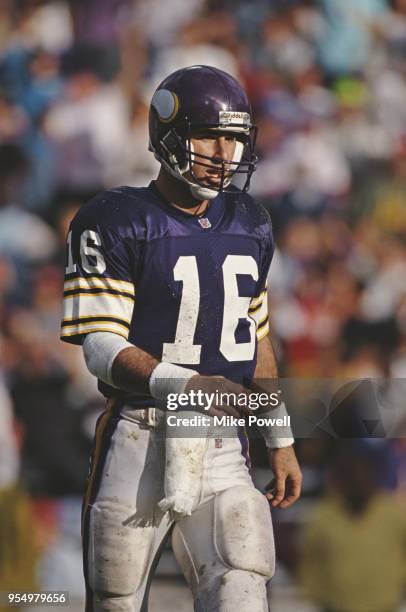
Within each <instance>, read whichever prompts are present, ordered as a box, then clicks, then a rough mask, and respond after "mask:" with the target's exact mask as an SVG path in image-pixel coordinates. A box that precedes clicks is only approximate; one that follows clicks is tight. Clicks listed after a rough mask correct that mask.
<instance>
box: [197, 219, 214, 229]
mask: <svg viewBox="0 0 406 612" xmlns="http://www.w3.org/2000/svg"><path fill="white" fill-rule="evenodd" d="M199 223H200V225H201V226H202V228H203V229H209V227H211V223H210V221H209V220H208V219H207V218H206V217H202V218H201V219H199Z"/></svg>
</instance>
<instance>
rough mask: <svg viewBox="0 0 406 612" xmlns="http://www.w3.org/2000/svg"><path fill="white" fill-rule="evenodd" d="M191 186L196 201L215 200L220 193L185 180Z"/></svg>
mask: <svg viewBox="0 0 406 612" xmlns="http://www.w3.org/2000/svg"><path fill="white" fill-rule="evenodd" d="M183 180H184V181H186V182H187V183H188V184H189V189H190V193H191V194H192V196H193V197H194V198H196V200H214V198H216V197H217V196H218V194H219V192H218V191H214V190H213V189H208V188H207V187H201V186H200V185H197V184H196V183H191V182H190V181H187V180H186V179H183Z"/></svg>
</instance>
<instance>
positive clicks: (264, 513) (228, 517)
mask: <svg viewBox="0 0 406 612" xmlns="http://www.w3.org/2000/svg"><path fill="white" fill-rule="evenodd" d="M172 545H173V550H174V553H175V556H176V558H177V560H178V563H179V564H180V566H181V568H182V570H183V573H184V575H185V578H186V580H187V581H188V582H189V584H190V586H191V587H192V590H193V591H194V592H196V590H199V589H201V588H204V587H205V585H207V584H208V582H210V581H211V580H212V579H214V578H216V577H218V576H222V575H223V574H225V573H226V572H229V571H230V570H242V571H246V572H251V573H254V574H259V575H260V576H263V577H265V579H266V580H269V579H270V578H272V576H273V574H274V572H275V548H274V538H273V530H272V519H271V514H270V510H269V505H268V502H267V500H266V499H265V497H264V495H262V494H261V493H260V492H259V491H257V490H256V489H254V487H248V486H238V487H233V488H231V489H228V490H226V491H223V492H222V493H219V494H218V495H216V496H215V497H213V498H212V499H211V500H210V501H208V502H207V503H206V504H204V505H202V506H201V507H200V508H198V509H197V510H196V511H195V512H193V513H192V515H191V516H187V517H183V518H182V519H181V520H180V521H179V522H178V523H177V524H176V525H175V528H174V531H173V535H172Z"/></svg>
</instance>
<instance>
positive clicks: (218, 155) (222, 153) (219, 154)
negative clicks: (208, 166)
mask: <svg viewBox="0 0 406 612" xmlns="http://www.w3.org/2000/svg"><path fill="white" fill-rule="evenodd" d="M214 157H215V159H218V160H219V161H225V160H226V159H228V148H227V140H226V138H225V137H224V136H219V137H218V138H216V150H215V154H214Z"/></svg>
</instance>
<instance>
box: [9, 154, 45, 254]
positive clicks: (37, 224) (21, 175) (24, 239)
mask: <svg viewBox="0 0 406 612" xmlns="http://www.w3.org/2000/svg"><path fill="white" fill-rule="evenodd" d="M28 169H29V166H28V161H27V157H26V155H25V154H24V153H23V151H22V149H21V148H20V147H18V146H17V145H15V144H11V143H10V144H9V143H3V144H0V256H2V257H4V258H6V259H10V260H12V261H15V262H16V263H17V265H18V264H21V265H24V264H25V265H27V264H34V263H38V262H40V261H44V260H46V259H47V258H49V257H51V256H52V254H53V252H54V250H55V247H56V241H55V237H54V235H53V232H52V230H51V229H50V228H49V227H48V226H47V225H46V224H45V223H44V222H43V221H42V220H41V219H40V218H39V217H38V216H37V215H34V214H32V213H29V212H27V211H26V210H24V209H23V207H22V195H23V188H24V180H25V178H26V176H27V172H28Z"/></svg>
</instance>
